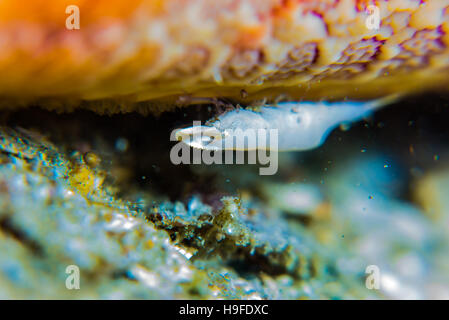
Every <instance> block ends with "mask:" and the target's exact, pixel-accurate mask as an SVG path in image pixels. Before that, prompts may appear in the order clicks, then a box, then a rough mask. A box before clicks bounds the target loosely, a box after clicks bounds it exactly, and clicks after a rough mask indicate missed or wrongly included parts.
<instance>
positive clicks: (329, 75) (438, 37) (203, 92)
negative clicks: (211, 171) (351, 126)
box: [0, 0, 449, 111]
mask: <svg viewBox="0 0 449 320" xmlns="http://www.w3.org/2000/svg"><path fill="white" fill-rule="evenodd" d="M68 5H77V6H79V8H80V29H79V30H68V29H67V28H66V27H65V21H66V19H67V17H68V16H69V14H66V13H65V9H66V6H68ZM370 5H375V6H376V7H377V8H379V17H380V21H381V24H380V28H379V29H372V30H370V29H369V28H368V27H367V25H366V22H367V19H368V18H369V17H370V13H371V14H372V12H371V11H369V10H368V6H370ZM448 32H449V0H431V1H429V0H427V1H424V0H423V1H420V0H389V1H387V0H377V1H371V0H339V1H337V0H320V1H312V0H299V1H289V0H287V1H281V0H218V1H208V0H190V1H186V0H160V1H156V0H153V1H152V0H129V1H118V0H110V1H105V0H99V1H87V0H83V1H81V0H70V1H67V0H55V1H51V2H49V1H43V0H4V1H2V2H1V3H0V44H1V47H0V96H1V97H2V98H3V102H5V101H7V103H9V102H10V101H16V102H19V104H20V103H23V104H24V105H26V104H29V103H32V102H36V101H40V100H42V99H44V101H46V100H45V99H50V100H60V101H80V100H100V99H112V101H115V102H121V101H122V102H124V103H122V104H120V103H119V104H118V105H119V106H118V107H117V106H116V107H115V108H118V109H117V110H118V111H120V109H121V111H124V110H123V109H126V108H130V107H128V104H127V103H126V102H139V101H147V100H156V101H157V100H159V101H164V100H166V101H170V102H179V101H181V102H183V101H185V102H187V103H188V101H189V97H194V96H200V97H231V98H236V99H241V100H248V101H249V100H256V99H261V98H269V99H275V98H276V97H278V96H279V95H281V94H285V95H287V96H288V97H289V98H291V99H303V98H305V99H322V98H325V99H341V98H345V97H348V98H373V97H378V96H383V95H386V94H389V93H392V92H395V93H398V92H399V93H415V92H419V91H421V90H430V89H443V90H447V88H448V84H449V76H448V71H449V34H448ZM3 104H5V103H3ZM76 104H77V105H78V104H79V103H78V102H77V103H76ZM48 105H49V106H50V107H51V106H52V105H51V104H48ZM93 105H94V108H95V109H97V110H101V109H104V108H112V107H111V105H109V104H107V103H106V104H97V105H95V104H93ZM55 108H59V105H58V104H56V105H55Z"/></svg>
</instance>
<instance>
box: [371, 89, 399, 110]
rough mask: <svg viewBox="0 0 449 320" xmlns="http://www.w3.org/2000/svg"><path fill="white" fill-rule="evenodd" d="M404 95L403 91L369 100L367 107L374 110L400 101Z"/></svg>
mask: <svg viewBox="0 0 449 320" xmlns="http://www.w3.org/2000/svg"><path fill="white" fill-rule="evenodd" d="M402 97H403V94H401V93H393V94H390V95H388V96H385V97H382V98H379V99H376V100H373V101H370V102H368V104H367V106H366V108H367V109H368V110H372V111H374V110H377V109H380V108H382V107H384V106H388V105H390V104H393V103H395V102H398V101H399V100H401V99H402Z"/></svg>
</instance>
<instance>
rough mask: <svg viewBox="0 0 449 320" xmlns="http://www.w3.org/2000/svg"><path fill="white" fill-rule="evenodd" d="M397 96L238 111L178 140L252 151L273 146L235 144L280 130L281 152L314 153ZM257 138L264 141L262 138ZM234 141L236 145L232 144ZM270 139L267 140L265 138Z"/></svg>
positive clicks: (182, 134)
mask: <svg viewBox="0 0 449 320" xmlns="http://www.w3.org/2000/svg"><path fill="white" fill-rule="evenodd" d="M397 99H398V96H397V95H391V96H387V97H385V98H381V99H377V100H371V101H367V102H356V101H345V102H336V103H326V102H318V103H315V102H283V103H279V104H277V105H276V106H269V105H268V106H264V107H261V108H259V110H257V111H251V110H247V109H235V110H232V111H228V112H225V113H223V114H221V115H219V116H218V117H215V118H213V119H211V120H209V121H207V122H206V124H205V125H194V126H192V127H188V128H184V129H180V130H178V131H177V132H176V137H177V139H178V140H182V141H183V142H185V143H187V144H188V145H190V146H192V147H194V148H198V149H204V150H252V149H258V148H259V147H258V146H263V148H265V149H270V146H269V144H267V143H265V141H264V142H263V143H260V141H258V143H255V144H252V145H249V146H248V144H246V145H245V146H244V147H242V146H241V145H238V144H235V143H233V141H234V140H235V139H238V138H240V137H239V136H238V135H241V134H242V132H243V133H244V132H248V130H251V129H252V130H255V131H257V130H261V129H262V130H265V131H270V130H272V129H275V130H277V135H278V143H277V146H276V148H277V150H278V151H294V150H310V149H314V148H317V147H319V146H321V145H322V144H323V143H324V141H325V140H326V138H327V137H328V135H329V134H330V132H331V131H332V130H334V129H335V128H336V127H338V126H339V125H342V124H349V123H353V122H357V121H360V120H362V119H364V118H366V117H368V116H370V115H371V114H372V113H373V112H374V111H375V110H377V109H378V108H380V107H382V106H385V105H387V104H391V103H393V102H394V101H396V100H397ZM256 138H258V139H261V138H260V136H257V137H256ZM231 139H232V141H231ZM263 139H266V136H263Z"/></svg>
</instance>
